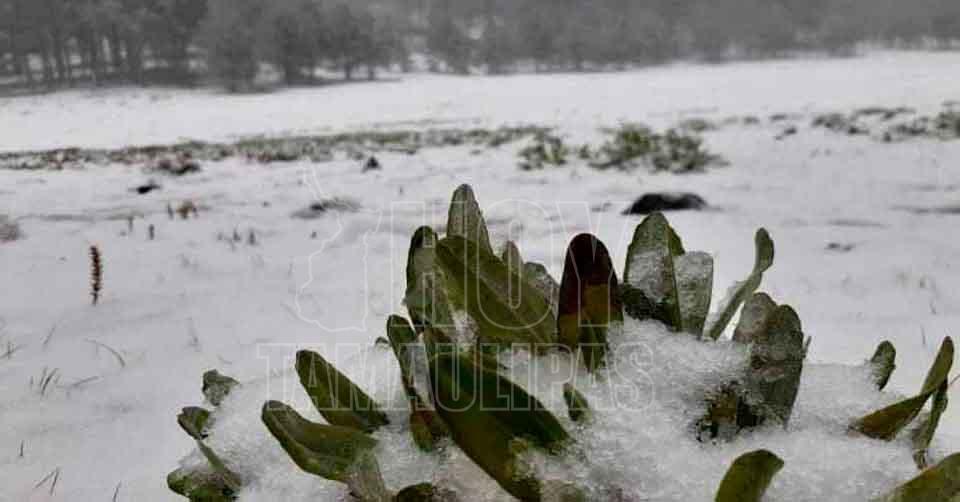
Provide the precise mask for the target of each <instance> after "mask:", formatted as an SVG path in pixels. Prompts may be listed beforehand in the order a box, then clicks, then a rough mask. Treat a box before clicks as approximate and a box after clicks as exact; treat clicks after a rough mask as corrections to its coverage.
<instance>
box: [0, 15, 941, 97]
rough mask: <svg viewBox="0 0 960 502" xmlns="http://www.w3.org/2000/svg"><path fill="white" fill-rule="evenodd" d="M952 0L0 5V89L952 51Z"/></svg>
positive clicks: (238, 85)
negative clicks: (868, 49) (881, 47)
mask: <svg viewBox="0 0 960 502" xmlns="http://www.w3.org/2000/svg"><path fill="white" fill-rule="evenodd" d="M957 39H960V2H958V1H957V0H911V1H910V2H904V1H903V0H0V87H4V86H6V87H20V88H27V89H55V88H61V87H69V86H74V85H89V84H91V83H92V84H93V85H103V84H108V83H132V84H157V83H158V84H178V85H189V84H195V83H198V82H201V81H207V80H210V79H214V80H216V81H217V82H220V83H222V84H223V85H225V86H227V87H228V88H229V89H231V90H244V89H250V88H254V87H255V86H256V82H257V80H258V77H261V76H262V75H264V73H265V72H266V73H267V74H271V72H272V74H273V75H275V79H274V80H275V81H277V82H282V83H286V84H291V85H292V84H306V83H315V82H319V81H322V80H325V79H332V78H338V79H345V80H351V79H354V78H368V79H374V78H376V77H377V75H378V72H379V71H380V70H383V69H393V70H404V71H405V70H409V69H410V68H414V67H426V68H429V69H430V70H432V71H443V72H453V73H461V74H467V73H476V72H487V73H507V72H515V71H569V70H591V69H612V68H621V67H626V66H632V65H637V64H651V63H657V62H662V61H668V60H674V59H679V58H697V59H706V60H724V59H728V58H753V57H780V56H786V55H790V54H791V53H795V52H798V51H811V50H813V51H828V52H831V53H845V52H850V51H852V50H853V49H854V48H855V47H856V45H857V44H858V43H861V42H872V43H883V44H892V45H897V46H901V47H913V46H923V47H928V48H929V47H937V46H939V47H954V46H955V44H956V40H957Z"/></svg>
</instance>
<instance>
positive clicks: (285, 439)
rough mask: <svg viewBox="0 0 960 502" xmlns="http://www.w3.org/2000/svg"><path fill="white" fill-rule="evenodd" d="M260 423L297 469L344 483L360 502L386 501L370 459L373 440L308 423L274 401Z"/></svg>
mask: <svg viewBox="0 0 960 502" xmlns="http://www.w3.org/2000/svg"><path fill="white" fill-rule="evenodd" d="M261 419H262V420H263V423H264V425H266V426H267V429H269V430H270V433H271V434H273V437H274V438H276V439H277V441H279V442H280V446H282V447H283V449H284V451H286V452H287V454H288V455H290V458H291V459H292V460H293V462H294V463H296V464H297V466H298V467H300V469H303V470H304V471H306V472H309V473H310V474H313V475H316V476H320V477H322V478H326V479H329V480H332V481H339V482H341V483H346V484H347V485H349V486H350V490H351V492H352V493H353V495H354V496H357V497H358V498H360V499H361V500H385V499H387V498H388V496H387V495H386V493H387V492H386V488H384V486H383V480H382V479H380V472H379V467H378V465H377V462H376V458H375V457H374V456H373V449H374V448H375V447H376V446H377V441H376V440H374V439H373V438H371V437H369V436H367V435H366V434H364V433H362V432H360V431H358V430H356V429H352V428H350V427H339V426H336V425H325V424H317V423H313V422H310V421H309V420H307V419H305V418H303V417H302V416H300V414H299V413H297V412H296V411H295V410H294V409H293V408H290V407H289V406H287V405H285V404H283V403H280V402H277V401H268V402H267V403H265V404H264V405H263V411H262V413H261Z"/></svg>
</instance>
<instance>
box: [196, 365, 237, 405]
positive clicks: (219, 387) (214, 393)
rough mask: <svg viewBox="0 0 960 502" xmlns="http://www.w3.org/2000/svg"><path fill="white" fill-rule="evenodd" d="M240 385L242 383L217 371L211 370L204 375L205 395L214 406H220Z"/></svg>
mask: <svg viewBox="0 0 960 502" xmlns="http://www.w3.org/2000/svg"><path fill="white" fill-rule="evenodd" d="M238 385H240V382H238V381H236V380H234V379H232V378H230V377H228V376H226V375H221V374H220V372H219V371H217V370H210V371H208V372H206V373H204V374H203V395H204V397H206V398H207V401H209V402H210V404H212V405H214V406H220V403H222V402H223V400H224V399H226V397H227V395H229V394H230V391H231V390H233V388H234V387H236V386H238Z"/></svg>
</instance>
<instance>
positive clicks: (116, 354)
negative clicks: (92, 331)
mask: <svg viewBox="0 0 960 502" xmlns="http://www.w3.org/2000/svg"><path fill="white" fill-rule="evenodd" d="M87 343H92V344H94V345H96V346H97V347H101V348H103V349H106V350H107V351H109V352H110V353H111V354H113V357H115V358H117V363H119V364H120V367H121V368H126V367H127V362H126V361H125V360H124V359H123V356H121V355H120V353H119V352H117V351H116V350H115V349H114V348H113V347H111V346H109V345H107V344H105V343H100V342H98V341H96V340H90V339H87Z"/></svg>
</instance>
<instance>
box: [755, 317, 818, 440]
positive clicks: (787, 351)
mask: <svg viewBox="0 0 960 502" xmlns="http://www.w3.org/2000/svg"><path fill="white" fill-rule="evenodd" d="M803 356H804V348H803V329H802V326H801V324H800V317H799V316H797V313H796V311H794V310H793V309H792V308H791V307H790V306H788V305H781V306H780V307H777V309H776V310H774V312H773V314H772V316H771V319H770V322H769V327H768V328H767V330H766V331H765V332H763V333H761V334H760V335H759V336H758V337H757V338H756V339H755V341H754V343H753V345H752V347H751V349H750V370H749V373H748V374H747V389H748V391H749V392H750V396H752V397H754V398H759V399H760V402H759V403H749V404H750V405H751V408H753V409H754V410H756V411H759V412H760V414H761V417H764V418H775V419H777V421H778V422H780V423H781V424H783V425H784V426H786V425H787V424H788V423H789V421H790V415H791V414H792V413H793V405H794V402H795V401H796V399H797V391H798V390H799V388H800V374H801V373H802V371H803Z"/></svg>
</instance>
